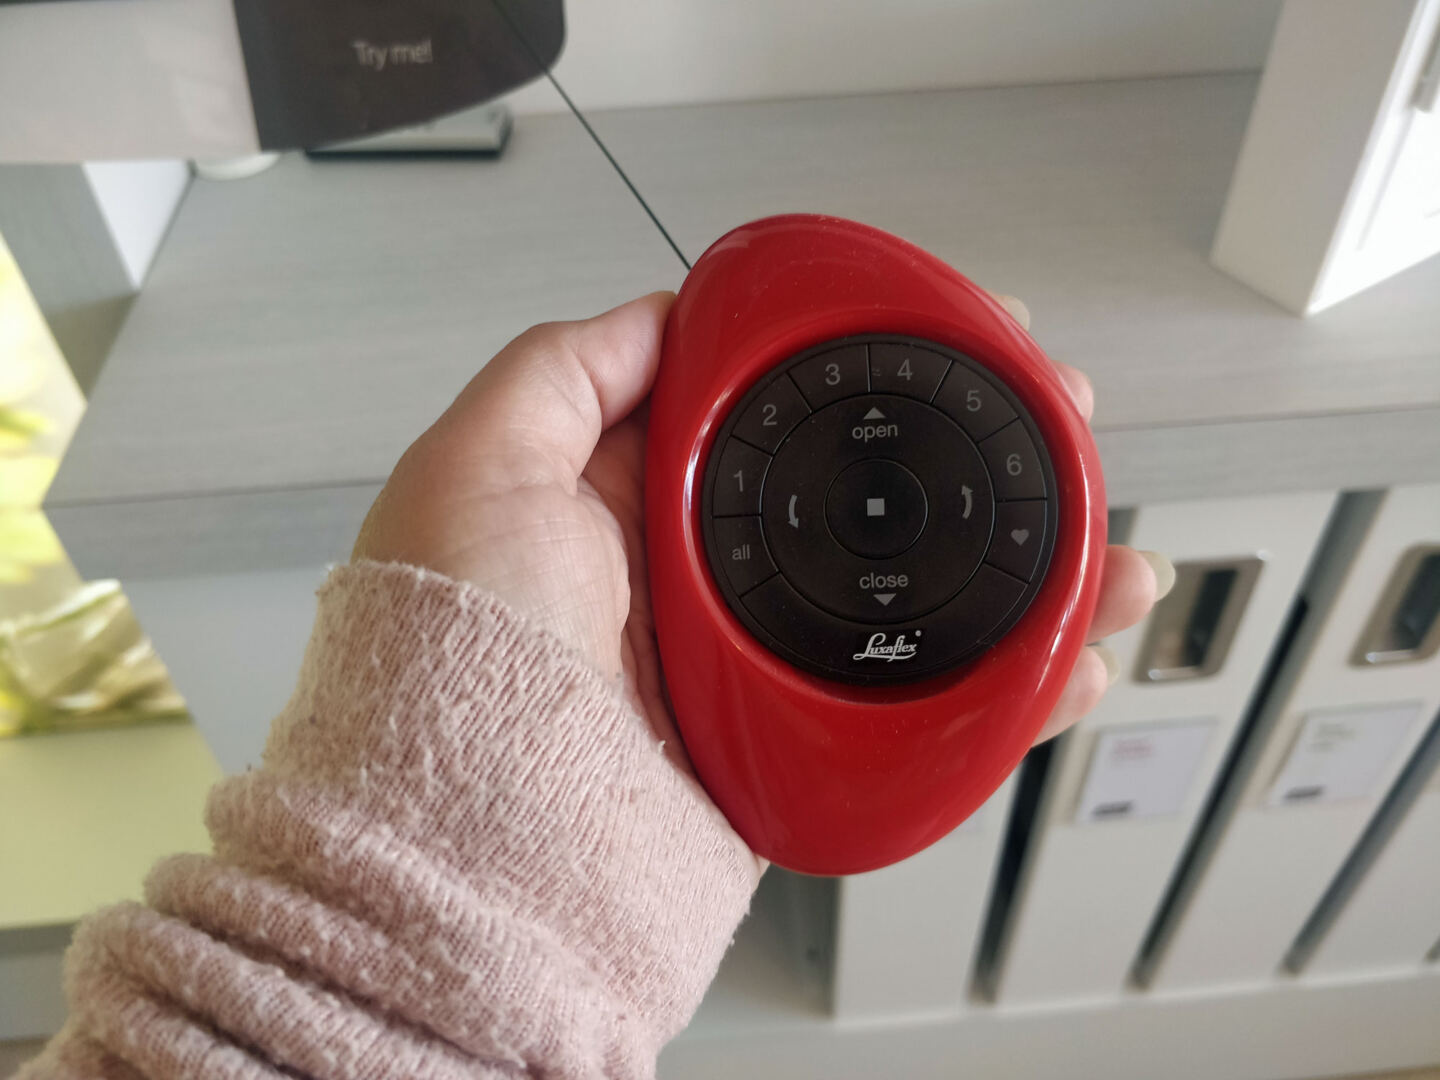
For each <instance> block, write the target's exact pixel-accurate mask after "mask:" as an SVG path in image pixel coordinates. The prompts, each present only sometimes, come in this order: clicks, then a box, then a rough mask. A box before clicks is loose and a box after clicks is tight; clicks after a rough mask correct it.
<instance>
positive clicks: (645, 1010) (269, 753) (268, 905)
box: [20, 563, 757, 1080]
mask: <svg viewBox="0 0 1440 1080" xmlns="http://www.w3.org/2000/svg"><path fill="white" fill-rule="evenodd" d="M319 595H320V604H319V614H318V618H317V621H316V625H315V629H314V633H313V635H312V638H311V641H310V645H309V648H308V650H307V652H306V656H305V661H304V665H303V669H302V671H301V676H300V681H299V686H298V688H297V689H296V691H295V694H294V696H293V697H292V698H291V700H290V702H289V704H288V705H287V706H286V708H285V710H284V712H283V713H282V714H281V715H280V716H279V718H278V719H277V720H276V722H275V724H274V726H273V728H272V730H271V734H270V738H269V742H268V744H267V746H266V750H265V755H264V764H263V766H262V767H261V768H258V769H255V770H252V771H249V772H247V773H245V774H243V775H241V776H237V777H233V778H231V779H227V780H225V781H223V782H222V783H220V784H219V785H217V787H216V788H215V789H214V790H213V791H212V793H211V795H210V799H209V804H208V807H207V812H206V818H207V824H208V826H209V830H210V834H211V838H212V841H213V846H214V851H213V853H212V854H210V855H205V856H199V855H187V856H178V857H175V858H172V859H169V860H167V861H165V862H162V863H161V864H159V865H158V866H157V867H156V868H155V869H154V871H153V872H152V873H151V875H150V877H149V879H148V881H147V884H146V903H145V904H143V905H142V904H135V903H130V904H121V905H118V906H115V907H111V908H108V909H106V910H103V911H101V912H99V913H97V914H95V915H93V916H91V917H90V918H89V919H87V920H86V921H85V922H84V923H82V924H81V926H80V928H79V930H78V931H77V933H76V937H75V940H74V943H73V944H72V946H71V948H70V951H69V953H68V955H67V957H66V993H67V997H68V1001H69V1007H70V1016H69V1020H68V1021H67V1024H66V1027H65V1029H64V1030H63V1031H62V1032H61V1033H60V1034H59V1035H58V1036H57V1037H56V1038H55V1039H54V1040H52V1042H51V1043H50V1044H49V1046H48V1047H47V1048H46V1049H45V1051H44V1052H43V1053H42V1055H41V1056H40V1057H39V1058H37V1059H36V1060H35V1061H34V1062H32V1063H31V1064H30V1065H29V1066H27V1067H26V1069H24V1070H22V1072H21V1074H20V1076H21V1077H22V1078H24V1080H41V1078H50V1077H80V1076H86V1077H125V1078H130V1077H152V1078H166V1080H168V1078H172V1077H182V1076H183V1077H192V1076H193V1077H202V1076H203V1077H207V1078H214V1080H220V1078H230V1077H234V1078H237V1080H239V1078H252V1077H254V1078H258V1077H294V1076H297V1075H299V1076H305V1077H317V1078H326V1080H331V1078H335V1080H339V1078H345V1080H350V1078H354V1080H361V1078H370V1077H373V1078H376V1080H379V1078H382V1077H383V1078H387V1080H388V1078H393V1077H399V1076H403V1077H434V1078H450V1077H457V1078H458V1077H467V1078H474V1077H489V1076H507V1077H509V1076H529V1075H543V1076H550V1077H566V1078H568V1077H577V1078H578V1077H601V1076H604V1077H617V1078H631V1077H646V1076H651V1075H653V1073H654V1069H655V1060H656V1056H657V1054H658V1053H659V1050H660V1048H661V1046H662V1045H663V1044H664V1043H665V1042H666V1041H667V1040H668V1039H669V1038H671V1037H672V1036H673V1035H675V1034H676V1032H678V1031H679V1030H680V1029H681V1028H682V1027H683V1026H684V1025H685V1024H686V1023H687V1021H688V1020H689V1018H690V1016H691V1015H692V1014H693V1012H694V1010H695V1008H696V1006H697V1005H698V1004H699V1001H700V997H701V995H702V994H703V992H704V990H705V987H706V986H707V984H708V983H709V981H710V980H711V978H712V977H713V976H714V973H715V969H716V967H717V965H718V964H719V961H720V957H721V955H722V954H723V952H724V950H725V948H726V946H727V945H728V944H729V942H730V939H731V936H732V934H733V933H734V929H735V926H736V924H737V923H738V922H739V920H740V918H741V917H742V916H743V914H744V913H745V910H746V908H747V906H748V904H749V899H750V894H751V892H752V890H753V888H754V885H755V882H756V874H757V871H756V865H755V860H754V859H753V857H752V856H751V855H750V853H749V852H748V851H747V850H746V849H745V848H744V846H743V845H742V844H741V842H740V841H739V840H738V839H737V838H736V836H735V835H734V833H733V832H732V831H731V830H730V828H729V827H728V825H727V824H726V823H725V821H724V819H723V818H722V817H721V815H720V814H719V813H718V811H716V810H715V809H714V807H713V806H712V805H711V804H710V802H709V801H708V800H707V799H706V798H705V796H704V794H703V792H701V790H700V789H699V787H698V786H697V785H696V783H695V782H694V781H693V780H692V779H690V778H688V777H686V776H684V775H682V774H681V773H679V772H678V771H676V770H675V768H674V767H673V766H672V765H671V764H670V762H669V760H668V759H667V757H666V756H665V754H664V753H663V752H662V750H661V748H660V745H659V743H658V741H657V739H656V737H655V736H654V734H653V733H652V732H651V731H650V729H649V727H648V726H647V724H646V723H645V721H644V720H643V719H642V718H641V717H640V716H639V715H637V714H636V712H635V711H634V710H633V708H632V707H631V706H630V705H629V704H628V702H627V700H626V698H625V697H624V695H623V694H622V693H621V692H620V689H619V688H618V687H616V686H615V685H613V684H612V683H611V682H609V681H607V680H606V679H604V678H603V677H602V676H601V675H600V674H599V673H597V672H596V671H594V670H593V669H592V668H590V667H589V666H588V665H587V664H586V663H585V662H584V661H583V660H582V659H580V658H579V657H578V656H577V655H576V654H575V653H574V652H573V651H571V650H570V649H568V648H567V647H566V646H565V645H563V644H561V643H560V642H558V641H557V640H555V639H554V638H552V637H550V636H548V635H547V634H545V633H543V632H540V631H537V630H535V629H534V628H532V627H529V626H527V625H526V623H525V621H524V620H523V619H522V618H521V617H520V616H519V615H517V614H516V613H515V612H513V611H511V610H509V609H507V608H506V607H505V606H503V605H502V604H501V603H500V602H499V601H498V600H496V599H495V598H493V597H491V596H489V595H488V594H486V593H483V592H481V591H480V590H478V589H475V588H472V587H470V586H466V585H462V584H459V583H456V582H453V581H450V580H448V579H446V578H443V577H440V576H438V575H435V574H432V573H428V572H426V571H422V570H416V569H413V568H409V567H401V566H395V565H379V564H374V563H369V564H360V565H357V566H349V567H343V568H341V569H338V570H336V571H335V572H334V573H333V574H332V575H331V577H330V579H329V580H328V581H327V582H326V584H325V585H324V586H323V587H322V589H321V590H320V594H319ZM236 662H237V663H243V662H244V658H243V657H236Z"/></svg>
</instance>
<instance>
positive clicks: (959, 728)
mask: <svg viewBox="0 0 1440 1080" xmlns="http://www.w3.org/2000/svg"><path fill="white" fill-rule="evenodd" d="M875 332H878V333H895V334H905V335H912V336H915V337H920V338H927V339H929V340H932V341H936V342H940V343H943V344H946V345H950V346H952V347H954V348H956V349H958V350H960V351H961V352H964V353H967V354H969V355H970V356H973V357H975V358H976V359H977V360H979V361H980V362H981V363H982V364H984V365H985V366H986V367H988V368H989V369H990V370H991V371H992V372H994V373H995V374H996V375H997V376H998V377H999V378H1000V379H1002V380H1003V381H1004V382H1005V383H1006V384H1007V385H1008V386H1009V387H1010V388H1011V389H1012V390H1013V391H1014V392H1015V394H1016V395H1017V396H1018V397H1019V398H1020V399H1021V401H1022V402H1024V404H1025V406H1026V407H1027V408H1028V410H1029V412H1030V415H1031V416H1032V417H1033V419H1034V421H1035V423H1036V424H1037V425H1038V427H1039V429H1040V431H1041V433H1042V435H1043V436H1044V439H1045V443H1046V445H1047V447H1048V449H1049V453H1050V459H1051V463H1052V466H1053V468H1054V473H1055V478H1056V481H1057V488H1058V496H1059V511H1058V523H1057V533H1056V539H1055V547H1054V551H1053V553H1052V555H1051V559H1050V567H1049V570H1048V572H1047V574H1046V576H1045V581H1044V584H1043V586H1042V587H1041V589H1040V591H1039V593H1038V594H1037V595H1036V596H1035V599H1034V600H1033V602H1032V603H1031V605H1030V608H1029V609H1028V610H1027V611H1026V613H1025V614H1024V616H1022V618H1021V619H1020V621H1019V622H1018V623H1017V624H1016V625H1015V626H1014V628H1012V629H1011V630H1010V632H1009V633H1008V634H1006V635H1005V636H1004V637H1003V638H1002V639H1001V640H1000V641H999V642H998V643H997V644H995V645H994V646H992V647H991V648H990V649H989V650H988V651H986V652H985V653H983V654H981V655H980V656H979V657H978V658H977V659H975V660H973V661H971V662H969V663H967V664H965V665H962V666H961V667H958V668H956V669H954V670H953V671H950V672H947V673H945V674H944V675H940V676H937V677H935V678H933V679H930V680H927V681H925V682H920V683H913V684H910V685H906V686H899V687H883V688H869V687H856V686H850V685H847V684H844V683H839V682H833V681H830V680H827V679H823V678H820V677H817V676H813V675H809V674H806V673H805V672H802V671H799V670H797V669H796V668H794V667H792V666H791V665H790V664H788V663H786V662H785V661H783V660H781V659H780V658H779V657H777V656H776V655H775V654H774V653H772V652H770V651H769V650H768V649H766V648H765V647H764V646H762V645H761V644H760V643H759V642H758V641H756V640H755V639H754V638H753V637H752V636H751V635H750V633H749V632H748V631H747V630H746V629H745V628H744V627H743V626H742V625H741V624H740V622H739V621H738V620H737V619H736V618H735V617H734V616H733V615H732V614H731V613H730V611H729V609H728V608H727V607H726V606H725V602H724V600H723V598H722V597H721V594H720V592H719V590H718V588H717V587H716V585H715V582H714V580H713V578H712V577H711V573H710V569H709V566H708V564H707V562H706V559H705V553H704V546H703V545H704V541H703V534H702V532H701V529H700V517H699V515H700V503H701V497H700V496H701V492H700V489H699V484H700V483H701V478H702V477H703V475H704V465H705V461H706V458H707V455H708V454H709V451H710V445H711V442H712V441H713V439H714V437H715V433H716V431H717V430H718V428H719V426H720V424H721V423H722V422H723V420H724V418H725V416H726V415H727V413H728V412H729V410H730V408H731V406H732V405H733V404H734V402H735V401H737V400H738V399H739V397H740V396H741V395H742V394H743V393H744V392H745V391H746V390H747V389H748V388H749V387H750V386H751V384H752V383H754V382H755V381H756V380H757V379H758V378H760V377H761V376H762V375H763V374H764V373H765V372H766V371H768V370H770V368H772V367H773V366H774V365H775V364H777V363H779V362H780V361H782V360H784V359H785V358H786V357H789V356H791V355H793V354H794V353H796V352H799V351H800V350H801V349H804V348H805V347H807V346H810V345H814V344H817V343H820V342H823V341H827V340H830V339H834V338H839V337H844V336H846V335H849V334H858V333H875ZM646 455H647V456H646V493H645V497H646V519H647V521H646V526H647V543H648V556H649V562H650V574H651V587H652V591H653V597H654V608H655V623H656V631H657V634H658V636H659V642H660V653H661V660H662V663H663V665H664V671H665V681H666V685H667V688H668V690H669V693H670V699H671V702H672V703H673V705H674V709H675V714H676V719H677V721H678V723H679V726H680V730H681V733H682V735H683V737H684V740H685V746H686V749H687V750H688V752H689V755H690V758H691V760H692V761H693V762H694V765H695V769H696V772H697V773H698V774H699V777H700V780H701V782H702V783H703V784H704V785H705V788H706V790H707V791H708V792H709V793H710V795H711V797H712V798H713V799H714V800H715V802H716V803H717V804H718V805H719V807H720V809H721V810H722V811H724V813H725V815H726V817H728V818H729V820H730V822H731V824H733V825H734V827H735V829H736V830H737V831H738V832H739V833H740V835H741V836H742V837H743V838H744V839H745V840H746V842H747V843H749V845H750V846H751V848H752V849H754V850H755V851H756V852H757V853H759V854H760V855H763V856H765V857H766V858H769V859H771V860H773V861H774V862H776V863H778V864H780V865H781V866H785V867H788V868H790V869H793V870H800V871H803V872H806V873H813V874H850V873H857V872H860V871H864V870H873V869H875V868H877V867H881V866H885V865H887V864H889V863H892V862H896V861H898V860H899V859H903V858H905V857H906V856H908V855H911V854H913V853H914V852H916V851H919V850H920V849H922V848H924V847H926V846H927V845H929V844H931V843H933V842H934V841H936V840H938V839H940V838H941V837H942V836H944V835H945V834H946V833H948V832H949V831H950V830H952V829H953V828H955V826H956V825H958V824H960V822H962V821H964V820H965V818H966V817H968V816H969V815H970V814H971V813H973V812H974V811H975V810H976V809H977V808H978V807H979V806H980V805H981V804H982V803H983V802H984V801H985V800H986V798H988V797H989V796H990V794H991V793H992V792H993V791H994V790H995V789H996V788H997V787H999V785H1000V784H1001V782H1002V781H1003V780H1004V779H1005V777H1006V776H1007V775H1009V773H1010V772H1011V771H1012V770H1013V769H1014V768H1015V766H1016V765H1017V764H1018V763H1019V761H1020V759H1021V758H1022V757H1023V756H1024V754H1025V752H1026V750H1028V749H1029V747H1030V744H1031V742H1032V741H1033V740H1034V738H1035V735H1036V733H1037V732H1038V731H1039V730H1040V727H1041V725H1042V724H1043V723H1044V722H1045V719H1046V717H1047V716H1049V714H1050V711H1051V709H1052V708H1053V707H1054V705H1055V702H1056V700H1057V698H1058V697H1059V695H1060V692H1061V690H1062V688H1063V687H1064V685H1065V681H1066V679H1067V677H1068V676H1069V673H1070V670H1071V668H1072V667H1073V666H1074V663H1075V660H1076V657H1077V656H1078V654H1079V651H1080V649H1081V647H1082V646H1083V645H1084V642H1085V633H1086V630H1087V628H1088V626H1089V623H1090V617H1091V614H1092V612H1093V610H1094V606H1095V599H1096V595H1097V592H1098V590H1099V585H1100V570H1101V564H1102V559H1103V554H1104V547H1105V498H1104V490H1103V484H1102V480H1101V476H1100V467H1099V458H1098V456H1097V454H1096V451H1095V444H1094V442H1093V440H1092V439H1091V436H1090V432H1089V429H1088V428H1087V426H1086V425H1085V423H1084V421H1083V420H1082V419H1081V417H1080V415H1079V413H1078V412H1077V411H1076V409H1075V407H1074V405H1073V403H1072V402H1071V400H1070V397H1069V395H1068V393H1067V392H1066V390H1065V387H1064V384H1063V383H1062V382H1061V381H1060V378H1059V376H1058V375H1057V374H1056V372H1055V369H1054V367H1053V365H1052V364H1051V363H1050V362H1049V360H1048V359H1047V358H1046V357H1045V355H1044V354H1043V353H1042V352H1041V351H1040V349H1039V347H1038V346H1037V345H1036V344H1035V343H1034V342H1033V341H1032V340H1031V339H1030V337H1029V335H1028V334H1026V333H1025V332H1024V331H1023V330H1022V329H1021V328H1020V327H1019V326H1018V325H1017V324H1016V323H1015V322H1014V320H1013V319H1011V318H1010V316H1009V315H1008V314H1006V312H1005V311H1004V309H1002V308H1001V307H1000V306H999V305H998V304H997V303H996V302H995V301H994V300H993V299H991V297H990V296H989V295H988V294H986V293H985V292H984V291H983V290H981V289H980V288H978V287H977V286H976V285H974V284H973V283H971V282H970V281H969V280H967V279H966V278H964V277H963V276H961V275H960V274H959V273H957V272H956V271H955V270H953V269H951V268H950V267H949V266H947V265H945V264H944V263H942V262H941V261H940V260H938V259H936V258H934V257H933V256H931V255H929V254H927V253H925V252H923V251H921V250H920V249H919V248H916V247H914V246H913V245H911V244H909V243H907V242H905V241H903V240H900V239H898V238H897V237H894V236H891V235H889V234H888V233H884V232H881V231H880V230H878V229H873V228H870V227H868V226H864V225H859V224H856V223H855V222H851V221H845V220H842V219H839V218H830V217H819V216H812V215H787V216H783V217H774V218H767V219H765V220H762V221H756V222H753V223H751V224H749V225H744V226H742V227H740V228H738V229H735V230H734V231H733V232H730V233H728V234H726V235H725V236H724V237H722V238H721V239H720V240H718V241H717V242H716V243H715V244H714V245H712V246H711V247H710V249H709V250H708V251H706V252H705V254H704V255H703V256H702V257H701V258H700V260H699V261H698V262H697V263H696V264H695V267H694V269H693V270H692V271H691V272H690V275H689V276H688V277H687V278H686V280H685V284H684V286H683V288H682V289H681V290H680V295H679V298H678V299H677V300H676V303H675V306H674V309H673V311H672V312H671V315H670V321H669V324H668V325H667V327H666V331H665V341H664V348H663V351H662V360H661V368H660V374H659V377H658V380H657V382H656V385H655V391H654V396H653V398H652V405H651V413H650V430H649V435H648V446H647V451H646Z"/></svg>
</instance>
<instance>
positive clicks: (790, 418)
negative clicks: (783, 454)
mask: <svg viewBox="0 0 1440 1080" xmlns="http://www.w3.org/2000/svg"><path fill="white" fill-rule="evenodd" d="M809 415H810V407H809V406H808V405H806V404H805V399H804V398H803V397H801V396H800V391H799V390H796V389H795V384H794V383H792V382H791V381H790V380H789V379H787V378H786V377H785V376H784V375H781V376H780V377H779V378H778V379H774V380H772V381H771V383H770V385H769V386H767V387H765V389H763V390H761V391H760V393H759V394H758V395H756V397H755V400H754V401H752V402H751V403H750V404H749V405H747V406H746V407H745V415H743V416H742V417H740V419H739V420H738V421H737V422H736V424H735V434H736V435H738V436H739V437H740V438H742V439H744V440H745V441H746V442H748V443H749V444H750V445H751V446H758V447H759V448H760V449H761V450H764V451H765V452H766V453H767V454H773V453H774V452H775V449H776V448H777V447H778V446H779V445H780V443H781V441H782V440H783V439H784V438H785V436H786V435H789V434H790V429H791V428H793V427H794V426H795V425H796V424H798V423H799V422H800V421H801V420H804V419H805V417H807V416H809Z"/></svg>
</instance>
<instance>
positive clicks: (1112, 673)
mask: <svg viewBox="0 0 1440 1080" xmlns="http://www.w3.org/2000/svg"><path fill="white" fill-rule="evenodd" d="M1090 648H1092V649H1094V650H1095V655H1096V656H1098V657H1100V662H1101V663H1103V664H1104V665H1105V685H1106V686H1114V685H1115V684H1116V683H1117V682H1119V681H1120V657H1118V656H1116V655H1115V650H1114V649H1112V648H1110V647H1109V646H1108V645H1091V646H1090Z"/></svg>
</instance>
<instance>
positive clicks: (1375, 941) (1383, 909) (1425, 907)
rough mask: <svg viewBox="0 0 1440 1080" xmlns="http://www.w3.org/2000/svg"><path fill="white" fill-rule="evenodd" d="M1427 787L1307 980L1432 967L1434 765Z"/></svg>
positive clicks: (1439, 906) (1439, 865) (1437, 858)
mask: <svg viewBox="0 0 1440 1080" xmlns="http://www.w3.org/2000/svg"><path fill="white" fill-rule="evenodd" d="M1433 756H1435V755H1432V757H1433ZM1429 781H1430V782H1429V783H1428V784H1426V785H1425V787H1424V789H1423V790H1422V791H1421V792H1420V794H1419V796H1418V798H1416V800H1415V802H1414V803H1413V804H1411V806H1410V807H1409V808H1408V809H1407V810H1406V811H1405V813H1404V816H1403V817H1402V818H1401V820H1400V821H1399V822H1398V825H1397V827H1396V829H1395V831H1394V833H1393V834H1392V835H1391V836H1390V837H1389V838H1388V839H1387V840H1386V841H1385V845H1384V847H1383V848H1381V849H1380V851H1379V853H1378V855H1376V857H1375V859H1374V861H1373V862H1372V863H1370V865H1369V866H1368V867H1367V868H1366V869H1365V876H1364V877H1363V878H1361V879H1360V882H1359V884H1358V885H1357V887H1356V888H1355V890H1354V891H1353V892H1352V893H1351V894H1350V895H1349V898H1348V899H1347V900H1346V901H1345V902H1344V905H1343V906H1342V907H1341V908H1340V910H1339V912H1338V913H1337V914H1336V915H1335V918H1334V922H1333V923H1331V925H1330V927H1329V929H1328V930H1327V931H1326V932H1325V934H1324V936H1323V937H1321V939H1320V942H1319V944H1318V946H1317V947H1316V949H1315V951H1314V953H1312V954H1311V956H1310V959H1309V961H1308V962H1307V963H1306V964H1305V966H1304V969H1303V971H1304V975H1305V978H1306V979H1309V980H1323V979H1329V978H1334V977H1336V976H1340V975H1359V974H1366V975H1368V974H1373V973H1377V972H1382V971H1415V970H1418V969H1422V968H1425V967H1431V968H1434V967H1435V962H1436V960H1437V957H1436V955H1435V950H1437V949H1440V769H1436V768H1435V762H1434V761H1433V760H1432V762H1431V763H1430V777H1429Z"/></svg>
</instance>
